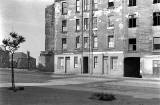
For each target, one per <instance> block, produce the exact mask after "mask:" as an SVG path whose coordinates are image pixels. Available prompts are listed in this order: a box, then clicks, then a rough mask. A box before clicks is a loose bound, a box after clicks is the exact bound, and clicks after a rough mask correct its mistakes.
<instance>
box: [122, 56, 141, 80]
mask: <svg viewBox="0 0 160 105" xmlns="http://www.w3.org/2000/svg"><path fill="white" fill-rule="evenodd" d="M124 76H125V77H137V78H140V77H141V76H140V57H127V58H125V59H124Z"/></svg>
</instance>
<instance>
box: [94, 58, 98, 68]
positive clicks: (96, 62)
mask: <svg viewBox="0 0 160 105" xmlns="http://www.w3.org/2000/svg"><path fill="white" fill-rule="evenodd" d="M97 64H98V57H97V56H95V57H94V68H96V65H97Z"/></svg>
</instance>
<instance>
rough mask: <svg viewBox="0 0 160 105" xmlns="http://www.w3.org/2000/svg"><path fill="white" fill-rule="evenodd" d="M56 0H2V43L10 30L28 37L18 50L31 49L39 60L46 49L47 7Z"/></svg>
mask: <svg viewBox="0 0 160 105" xmlns="http://www.w3.org/2000/svg"><path fill="white" fill-rule="evenodd" d="M52 3H54V0H0V45H1V44H2V43H1V42H2V40H3V39H4V38H5V37H7V36H8V34H9V33H10V32H16V33H18V34H19V35H22V36H24V37H25V38H26V42H24V43H22V44H21V45H20V48H19V49H18V52H20V51H21V52H25V53H26V52H27V51H30V54H31V56H32V57H35V58H36V59H37V60H38V56H39V55H40V51H44V49H45V8H46V6H48V5H51V4H52Z"/></svg>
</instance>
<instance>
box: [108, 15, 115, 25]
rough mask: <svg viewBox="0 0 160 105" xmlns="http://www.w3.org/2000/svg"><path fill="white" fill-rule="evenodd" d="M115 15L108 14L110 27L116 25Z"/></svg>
mask: <svg viewBox="0 0 160 105" xmlns="http://www.w3.org/2000/svg"><path fill="white" fill-rule="evenodd" d="M113 17H114V16H112V15H110V16H108V27H114V22H113Z"/></svg>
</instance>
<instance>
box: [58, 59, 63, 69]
mask: <svg viewBox="0 0 160 105" xmlns="http://www.w3.org/2000/svg"><path fill="white" fill-rule="evenodd" d="M57 68H58V69H63V68H64V57H58V61H57Z"/></svg>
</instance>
